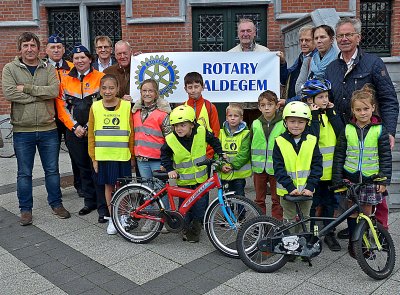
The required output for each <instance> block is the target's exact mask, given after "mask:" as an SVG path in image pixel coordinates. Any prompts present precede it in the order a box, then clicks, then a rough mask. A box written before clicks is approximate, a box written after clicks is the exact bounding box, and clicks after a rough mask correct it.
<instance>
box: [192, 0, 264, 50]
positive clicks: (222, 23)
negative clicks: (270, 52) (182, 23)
mask: <svg viewBox="0 0 400 295" xmlns="http://www.w3.org/2000/svg"><path fill="white" fill-rule="evenodd" d="M266 14H267V11H266V8H265V6H262V7H258V6H255V7H248V8H245V7H225V8H224V9H221V8H196V7H193V13H192V15H193V17H192V19H193V51H228V50H229V49H231V48H233V47H234V46H236V45H237V44H239V39H238V37H237V22H238V21H239V19H241V18H250V19H252V20H253V21H254V23H255V24H256V28H257V37H256V42H257V43H260V44H262V45H266V42H267V28H266V26H267V21H266V19H267V16H266Z"/></svg>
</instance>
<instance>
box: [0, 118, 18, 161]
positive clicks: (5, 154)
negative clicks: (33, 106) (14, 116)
mask: <svg viewBox="0 0 400 295" xmlns="http://www.w3.org/2000/svg"><path fill="white" fill-rule="evenodd" d="M0 131H1V138H2V141H3V146H2V147H0V158H12V157H14V156H15V152H14V145H13V132H12V125H11V123H10V118H6V119H4V120H1V121H0Z"/></svg>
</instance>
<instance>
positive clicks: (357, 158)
mask: <svg viewBox="0 0 400 295" xmlns="http://www.w3.org/2000/svg"><path fill="white" fill-rule="evenodd" d="M381 132H382V125H375V126H371V128H370V129H369V131H368V133H367V136H366V137H365V139H364V141H359V140H358V136H357V130H356V128H355V127H354V126H353V125H351V124H347V125H346V131H345V134H346V140H347V151H346V160H345V162H344V169H345V170H347V171H349V172H350V173H355V172H357V171H361V173H362V175H364V176H371V175H374V174H377V173H378V172H379V154H378V139H379V136H380V135H381Z"/></svg>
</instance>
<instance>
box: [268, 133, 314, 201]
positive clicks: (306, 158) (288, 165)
mask: <svg viewBox="0 0 400 295" xmlns="http://www.w3.org/2000/svg"><path fill="white" fill-rule="evenodd" d="M276 144H277V145H278V146H279V149H280V150H281V153H282V156H283V161H284V162H285V170H286V172H287V174H288V175H289V177H290V178H291V179H292V180H293V184H294V186H295V187H296V188H297V190H298V191H299V192H301V191H302V190H303V189H304V188H305V186H306V184H307V179H308V176H309V175H310V170H311V162H312V156H313V153H314V148H315V145H316V144H317V138H316V137H315V136H314V135H311V134H308V135H307V137H306V140H304V141H303V142H302V143H301V147H300V151H299V153H298V154H297V153H296V151H295V150H294V148H293V145H292V144H291V143H290V142H289V141H287V140H286V139H285V138H283V137H282V136H279V137H277V138H276ZM276 192H277V194H278V195H279V196H284V195H286V194H288V191H287V190H286V189H285V188H284V187H283V185H281V184H280V183H279V182H277V183H276Z"/></svg>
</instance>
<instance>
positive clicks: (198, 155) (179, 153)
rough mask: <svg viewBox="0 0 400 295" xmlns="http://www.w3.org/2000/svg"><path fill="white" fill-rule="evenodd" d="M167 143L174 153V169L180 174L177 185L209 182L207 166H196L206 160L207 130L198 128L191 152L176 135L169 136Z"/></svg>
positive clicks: (166, 138) (166, 139)
mask: <svg viewBox="0 0 400 295" xmlns="http://www.w3.org/2000/svg"><path fill="white" fill-rule="evenodd" d="M165 141H166V142H167V144H168V146H169V147H170V148H171V150H172V152H173V156H172V160H173V162H174V168H175V170H176V171H177V173H178V174H179V178H178V179H177V180H176V184H177V185H179V186H183V185H195V184H198V183H203V182H204V181H206V180H207V166H206V165H203V166H199V167H198V166H196V163H200V162H202V161H204V160H205V159H206V147H207V142H206V129H205V128H204V127H203V126H199V127H198V128H197V133H196V134H195V135H194V137H193V143H192V148H191V150H190V152H189V151H188V150H187V149H186V148H185V147H184V146H183V145H182V144H181V143H180V142H179V140H178V139H177V138H176V135H175V134H174V133H170V134H168V135H167V136H166V137H165Z"/></svg>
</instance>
